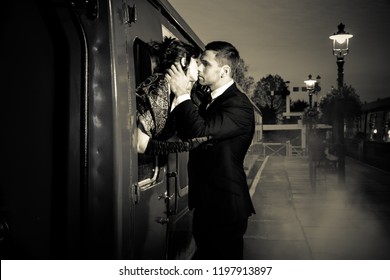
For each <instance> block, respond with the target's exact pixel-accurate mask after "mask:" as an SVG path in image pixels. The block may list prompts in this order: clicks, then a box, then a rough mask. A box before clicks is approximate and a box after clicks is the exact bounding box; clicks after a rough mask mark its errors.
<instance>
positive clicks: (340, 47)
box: [329, 23, 353, 183]
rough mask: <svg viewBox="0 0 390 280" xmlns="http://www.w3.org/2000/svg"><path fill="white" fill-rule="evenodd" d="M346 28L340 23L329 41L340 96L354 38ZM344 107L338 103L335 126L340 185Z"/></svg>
mask: <svg viewBox="0 0 390 280" xmlns="http://www.w3.org/2000/svg"><path fill="white" fill-rule="evenodd" d="M344 28H345V25H344V24H343V23H340V24H339V25H338V31H337V33H334V34H333V35H332V36H329V39H331V40H333V55H335V56H336V57H337V61H336V63H337V86H338V91H339V94H342V90H343V85H344V56H346V55H347V54H348V52H349V39H350V38H352V37H353V35H352V34H349V33H348V32H345V30H344ZM342 107H343V106H342V104H340V103H339V102H336V104H335V109H336V121H335V123H334V124H333V135H334V139H335V145H336V152H337V157H338V164H337V165H338V167H337V171H338V180H339V183H344V182H345V146H344V114H343V108H342Z"/></svg>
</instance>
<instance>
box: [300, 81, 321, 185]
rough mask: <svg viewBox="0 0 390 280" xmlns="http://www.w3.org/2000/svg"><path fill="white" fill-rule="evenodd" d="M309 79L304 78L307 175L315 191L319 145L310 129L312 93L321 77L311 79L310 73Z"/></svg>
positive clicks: (317, 86)
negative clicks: (307, 130) (306, 117)
mask: <svg viewBox="0 0 390 280" xmlns="http://www.w3.org/2000/svg"><path fill="white" fill-rule="evenodd" d="M308 78H309V79H307V80H305V81H304V82H305V85H306V90H307V93H308V95H309V116H310V117H309V118H308V125H309V135H308V136H309V137H308V138H309V142H308V148H309V150H308V151H309V172H310V173H309V175H310V184H311V187H312V189H313V191H316V182H317V174H316V173H317V170H316V162H317V161H318V160H319V152H320V151H319V150H318V149H319V145H318V139H317V138H316V137H317V135H313V131H312V125H313V124H312V117H313V116H314V115H313V112H312V110H313V95H314V94H317V92H319V91H320V89H321V88H320V87H319V83H320V82H319V80H320V79H321V77H320V76H319V75H317V78H316V79H312V75H311V74H310V75H309V76H308ZM314 110H317V108H314Z"/></svg>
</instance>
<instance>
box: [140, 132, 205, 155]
mask: <svg viewBox="0 0 390 280" xmlns="http://www.w3.org/2000/svg"><path fill="white" fill-rule="evenodd" d="M137 129H138V143H137V151H138V153H141V154H143V153H145V154H149V155H166V154H170V153H181V152H188V151H190V150H192V149H194V148H196V147H198V146H199V145H200V144H202V143H203V142H205V141H207V140H208V137H202V138H194V139H189V140H186V141H182V140H178V141H175V142H170V141H159V140H155V139H151V138H150V137H149V136H148V135H147V134H145V133H144V132H142V130H141V129H140V128H137Z"/></svg>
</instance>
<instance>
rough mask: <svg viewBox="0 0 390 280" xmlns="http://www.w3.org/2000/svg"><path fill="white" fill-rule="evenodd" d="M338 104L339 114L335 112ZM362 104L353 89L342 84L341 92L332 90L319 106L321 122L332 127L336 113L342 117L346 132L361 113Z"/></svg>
mask: <svg viewBox="0 0 390 280" xmlns="http://www.w3.org/2000/svg"><path fill="white" fill-rule="evenodd" d="M336 103H338V104H339V105H340V106H339V108H342V111H341V112H336V111H335V110H336V108H337V106H335V104H336ZM361 106H362V102H361V101H360V97H359V95H357V94H356V91H355V89H354V88H353V87H352V86H348V85H346V84H344V86H343V87H342V89H341V91H339V90H338V89H335V88H332V90H331V91H330V93H328V94H327V95H326V96H325V97H324V98H323V99H322V100H321V101H320V104H319V107H320V110H321V121H322V122H323V123H326V124H330V125H334V121H336V120H335V118H334V116H335V115H336V114H337V113H341V114H342V115H343V119H344V123H345V124H346V127H347V131H349V130H350V129H351V128H352V127H353V123H354V120H355V118H356V116H358V115H359V114H360V112H361Z"/></svg>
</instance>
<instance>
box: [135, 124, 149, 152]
mask: <svg viewBox="0 0 390 280" xmlns="http://www.w3.org/2000/svg"><path fill="white" fill-rule="evenodd" d="M149 139H150V137H149V136H148V135H147V134H146V133H144V132H143V131H142V130H141V129H140V128H139V127H137V152H138V153H140V154H143V153H144V152H145V150H146V147H147V146H148V143H149Z"/></svg>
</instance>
